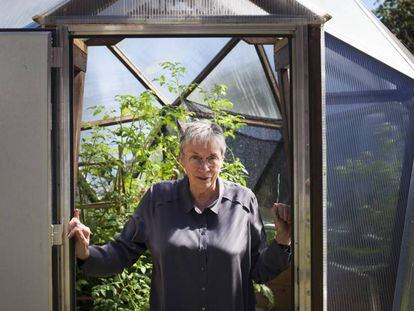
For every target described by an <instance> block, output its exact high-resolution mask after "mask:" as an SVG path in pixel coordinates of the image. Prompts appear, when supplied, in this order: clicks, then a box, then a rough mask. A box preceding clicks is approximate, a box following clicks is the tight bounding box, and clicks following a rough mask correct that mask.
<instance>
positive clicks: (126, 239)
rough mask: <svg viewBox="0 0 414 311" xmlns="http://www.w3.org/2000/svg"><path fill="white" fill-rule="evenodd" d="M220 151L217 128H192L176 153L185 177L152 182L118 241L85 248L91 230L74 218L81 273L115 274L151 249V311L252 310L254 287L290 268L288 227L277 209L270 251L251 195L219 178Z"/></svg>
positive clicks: (71, 231) (73, 232)
mask: <svg viewBox="0 0 414 311" xmlns="http://www.w3.org/2000/svg"><path fill="white" fill-rule="evenodd" d="M225 150H226V144H225V140H224V136H223V132H222V130H221V128H220V127H219V126H217V125H216V124H214V123H212V122H210V121H197V122H192V123H189V124H187V126H186V127H185V129H184V132H183V134H182V137H181V150H180V153H181V154H180V159H181V163H182V165H183V167H184V170H185V177H184V178H182V179H180V180H172V181H163V182H159V183H157V184H154V185H153V186H152V187H151V188H150V189H149V190H148V191H147V192H146V193H145V195H144V196H143V198H142V200H141V202H140V204H139V205H138V207H137V209H136V211H135V213H134V214H133V216H132V217H131V219H130V220H129V221H128V223H127V224H126V225H125V227H124V229H123V231H122V233H121V234H120V235H119V236H118V237H117V238H116V239H115V241H113V242H110V243H108V244H106V245H104V246H102V247H100V246H89V235H90V230H89V228H88V227H86V226H85V225H83V224H81V223H80V222H79V220H78V218H76V217H74V218H73V219H72V220H71V222H70V225H69V233H68V236H69V237H73V236H74V237H75V241H76V243H75V251H76V256H77V257H78V258H79V259H81V260H82V261H83V262H82V270H83V271H84V272H85V273H86V274H88V275H94V276H109V275H113V274H116V273H119V272H121V271H122V270H123V269H124V268H126V267H130V266H131V265H133V264H134V263H135V262H136V261H137V260H138V258H139V257H140V255H141V254H142V253H144V251H145V250H146V249H149V250H150V252H151V254H152V261H153V274H152V283H151V298H150V304H151V310H157V311H158V310H167V311H174V310H177V311H185V310H191V311H193V310H213V311H220V310H223V311H229V310H237V311H242V310H249V311H250V310H254V309H255V296H254V291H253V284H252V281H253V280H254V281H256V282H259V283H263V282H266V281H268V280H270V279H272V278H274V277H275V276H276V275H277V274H278V273H280V272H281V271H283V270H284V269H285V268H287V266H288V264H289V257H290V252H289V247H288V245H290V226H291V221H290V216H289V211H288V208H287V206H286V205H283V204H275V205H274V206H273V208H272V213H273V216H274V221H275V225H276V230H277V236H276V237H275V239H274V240H273V241H272V242H271V243H270V244H269V245H267V242H266V236H265V232H264V229H263V223H262V220H261V217H260V214H259V210H258V206H257V200H256V197H255V195H254V194H253V192H252V191H251V190H249V189H248V188H245V187H243V186H240V185H238V184H235V183H232V182H228V181H224V180H222V179H221V178H220V177H219V173H220V169H221V167H222V165H223V157H224V154H225Z"/></svg>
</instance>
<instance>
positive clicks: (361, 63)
mask: <svg viewBox="0 0 414 311" xmlns="http://www.w3.org/2000/svg"><path fill="white" fill-rule="evenodd" d="M326 81H327V85H326V91H327V94H326V95H327V96H326V103H327V107H326V111H327V118H326V127H327V132H326V134H327V173H328V174H327V187H328V188H327V230H328V232H327V241H328V244H327V260H328V262H327V263H328V270H327V271H328V275H327V276H328V284H327V297H328V310H361V311H369V310H372V311H374V310H375V311H377V310H384V311H385V310H391V308H392V304H393V299H394V292H395V288H396V282H397V270H398V263H399V258H400V247H401V239H402V228H403V224H404V215H405V210H406V206H407V196H408V190H409V184H410V173H411V166H412V160H413V152H414V144H413V141H414V137H413V135H414V101H413V97H414V81H413V80H411V79H408V78H407V77H406V76H404V75H403V74H401V73H399V72H397V71H395V70H393V69H390V68H389V67H387V66H385V65H383V64H382V63H380V62H378V61H376V60H374V59H372V58H371V57H369V56H367V55H366V54H364V53H361V52H359V51H357V50H355V49H353V48H352V47H351V46H349V45H348V44H345V43H343V42H341V41H340V40H338V39H336V38H334V37H332V36H330V35H327V36H326ZM407 172H408V174H407Z"/></svg>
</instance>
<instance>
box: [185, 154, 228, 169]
mask: <svg viewBox="0 0 414 311" xmlns="http://www.w3.org/2000/svg"><path fill="white" fill-rule="evenodd" d="M189 162H190V165H192V166H194V167H201V166H203V165H204V163H207V166H208V167H209V168H213V167H217V166H219V165H220V163H221V158H219V157H218V156H215V155H211V156H209V157H207V158H206V159H203V158H202V157H199V156H197V155H192V156H190V158H189Z"/></svg>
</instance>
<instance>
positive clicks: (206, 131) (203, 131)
mask: <svg viewBox="0 0 414 311" xmlns="http://www.w3.org/2000/svg"><path fill="white" fill-rule="evenodd" d="M212 139H217V141H218V143H219V144H220V149H221V155H222V156H223V157H224V154H225V152H226V140H225V138H224V134H223V130H222V129H221V127H220V126H218V125H217V124H216V123H214V122H211V121H210V120H206V119H204V120H198V121H193V122H188V123H186V124H184V126H183V130H182V133H181V137H180V152H181V154H183V151H184V146H185V145H187V144H188V143H194V142H197V143H207V142H209V141H211V140H212Z"/></svg>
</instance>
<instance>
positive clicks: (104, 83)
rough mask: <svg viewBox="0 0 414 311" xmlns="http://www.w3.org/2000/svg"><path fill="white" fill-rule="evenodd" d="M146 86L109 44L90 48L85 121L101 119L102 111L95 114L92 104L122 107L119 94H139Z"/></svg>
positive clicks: (85, 96)
mask: <svg viewBox="0 0 414 311" xmlns="http://www.w3.org/2000/svg"><path fill="white" fill-rule="evenodd" d="M144 90H145V88H144V87H143V86H142V85H141V84H140V83H139V81H138V80H137V79H136V78H135V77H134V76H133V75H132V74H131V73H130V72H129V71H128V70H127V69H126V68H125V66H124V65H122V63H121V62H120V61H119V60H118V59H117V58H116V57H115V56H114V55H113V54H112V53H111V52H110V51H109V50H108V49H107V48H106V47H100V46H99V47H89V48H88V68H87V71H86V78H85V91H84V97H83V107H84V108H83V115H82V120H83V121H92V120H99V119H101V118H102V113H100V114H97V115H95V116H94V115H93V110H90V109H88V108H90V107H92V106H101V105H103V106H105V111H109V110H112V109H116V110H118V109H119V104H118V103H117V102H116V101H115V96H116V95H127V94H128V95H134V96H136V95H138V94H139V93H141V92H143V91H144Z"/></svg>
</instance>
